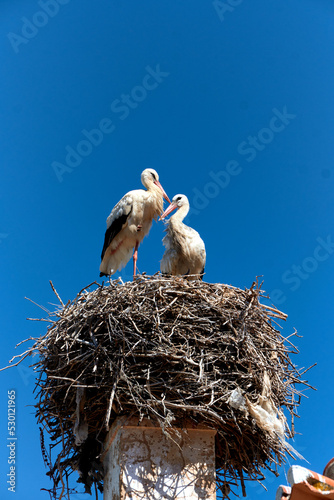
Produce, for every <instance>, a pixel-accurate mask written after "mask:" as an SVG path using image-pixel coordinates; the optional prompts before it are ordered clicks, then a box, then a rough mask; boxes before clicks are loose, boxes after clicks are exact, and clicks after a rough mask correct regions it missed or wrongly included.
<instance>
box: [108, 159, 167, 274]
mask: <svg viewBox="0 0 334 500" xmlns="http://www.w3.org/2000/svg"><path fill="white" fill-rule="evenodd" d="M141 182H142V184H143V185H144V186H145V187H146V189H147V191H145V190H144V189H136V190H134V191H129V192H128V193H126V194H125V195H124V196H123V198H122V199H121V200H120V201H119V202H118V203H117V205H115V207H114V208H113V209H112V211H111V213H110V215H109V217H108V218H107V230H106V234H105V238H104V244H103V249H102V254H101V265H100V271H101V272H100V276H108V275H110V274H114V273H115V272H116V271H117V270H118V271H119V270H121V269H122V268H123V267H124V266H125V265H126V264H127V263H128V262H129V260H130V258H131V254H132V250H133V249H134V253H133V276H135V274H136V263H137V258H138V246H139V244H140V243H141V241H142V240H143V238H144V236H146V235H147V234H148V232H149V230H150V228H151V225H152V220H153V219H155V220H156V219H157V218H158V216H159V215H160V214H161V212H162V211H163V198H165V199H166V200H167V201H168V203H170V199H169V198H168V196H167V194H166V193H165V191H164V189H163V187H162V186H161V184H160V182H159V176H158V174H157V172H156V171H155V170H153V168H146V169H145V170H144V171H143V172H142V174H141Z"/></svg>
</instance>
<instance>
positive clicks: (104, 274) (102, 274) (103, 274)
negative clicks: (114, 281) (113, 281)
mask: <svg viewBox="0 0 334 500" xmlns="http://www.w3.org/2000/svg"><path fill="white" fill-rule="evenodd" d="M102 276H109V275H108V274H106V273H100V278H102Z"/></svg>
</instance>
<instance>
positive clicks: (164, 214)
mask: <svg viewBox="0 0 334 500" xmlns="http://www.w3.org/2000/svg"><path fill="white" fill-rule="evenodd" d="M176 208H177V204H176V203H175V202H174V201H172V202H171V204H170V205H169V207H167V208H166V210H165V211H164V213H163V214H161V215H160V219H159V220H162V219H164V218H165V217H167V215H169V214H170V213H172V212H173V210H175V209H176Z"/></svg>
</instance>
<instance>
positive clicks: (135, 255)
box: [133, 241, 139, 279]
mask: <svg viewBox="0 0 334 500" xmlns="http://www.w3.org/2000/svg"><path fill="white" fill-rule="evenodd" d="M138 247H139V243H138V241H136V246H135V251H134V252H133V279H135V276H136V270H137V260H138Z"/></svg>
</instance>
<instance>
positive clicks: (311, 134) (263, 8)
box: [0, 0, 334, 500]
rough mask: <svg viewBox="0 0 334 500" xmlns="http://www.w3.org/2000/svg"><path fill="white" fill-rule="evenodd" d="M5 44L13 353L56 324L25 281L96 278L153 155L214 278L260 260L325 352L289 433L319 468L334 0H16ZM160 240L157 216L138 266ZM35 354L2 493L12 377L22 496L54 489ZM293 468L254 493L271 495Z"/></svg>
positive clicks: (4, 354) (310, 343) (325, 366)
mask: <svg viewBox="0 0 334 500" xmlns="http://www.w3.org/2000/svg"><path fill="white" fill-rule="evenodd" d="M0 44H1V51H0V67H1V73H2V77H1V82H0V95H1V99H0V102H1V139H0V141H1V183H0V205H1V218H0V256H1V257H0V265H1V283H2V287H1V288H2V297H1V306H2V313H1V316H0V322H1V323H0V324H1V334H2V345H1V358H0V365H1V366H4V365H6V364H7V361H8V360H9V359H10V358H11V357H12V355H13V354H15V353H17V351H15V352H14V346H15V345H16V344H17V343H18V342H20V341H21V340H23V339H25V338H28V337H29V336H34V337H37V336H39V335H41V334H43V333H44V332H45V324H44V323H36V322H27V321H26V318H27V317H41V316H43V311H41V310H40V309H38V308H37V307H35V306H34V305H33V304H31V303H30V302H28V301H26V300H24V297H25V296H27V297H29V298H31V299H32V300H34V301H36V302H38V303H39V304H42V305H43V306H46V307H49V308H50V309H52V308H53V306H52V305H50V303H55V302H56V298H55V296H54V295H53V293H52V291H51V289H50V286H49V283H48V281H49V280H50V279H51V280H52V281H53V283H54V284H55V286H56V288H57V290H58V292H59V293H60V295H61V297H62V299H63V300H64V302H66V301H67V300H69V299H72V298H74V296H75V295H76V293H77V292H78V291H79V290H80V289H81V288H83V287H84V286H85V285H87V284H89V283H90V282H92V281H94V280H95V279H99V278H98V272H99V269H98V268H99V260H100V252H101V247H102V244H103V237H104V231H105V220H106V217H107V215H108V214H109V212H110V210H111V208H112V207H113V206H114V204H115V203H116V202H117V201H118V200H119V199H120V197H121V196H122V195H123V194H124V193H125V192H127V191H128V190H130V189H135V188H139V187H141V185H140V173H141V171H142V170H143V169H144V168H146V167H153V168H155V169H156V170H157V171H158V172H159V174H160V179H161V182H162V184H163V186H164V188H165V190H166V191H167V193H168V194H169V196H170V197H172V196H173V195H174V194H176V193H184V194H186V195H187V196H188V197H189V200H190V203H191V205H192V208H193V211H192V213H191V215H190V217H189V218H188V223H189V224H190V225H191V226H192V227H194V228H195V229H197V230H198V231H199V232H200V234H201V236H202V238H203V239H204V241H205V244H206V249H207V266H206V276H205V279H206V280H207V281H209V282H221V283H228V284H231V285H234V286H238V287H241V288H243V287H249V286H250V285H251V284H252V281H253V280H254V279H255V277H256V276H258V275H262V276H263V279H264V289H265V290H266V291H268V292H269V293H270V294H271V295H272V297H273V299H275V303H276V305H277V306H278V307H279V308H280V309H281V310H283V311H284V312H286V313H287V314H288V320H287V322H286V323H285V324H284V333H285V334H286V335H289V334H290V333H291V332H292V331H293V329H294V328H296V329H297V330H298V332H299V334H300V335H302V336H303V337H302V338H300V339H297V344H298V348H299V350H300V354H299V355H298V356H295V357H294V358H293V359H294V362H295V363H296V364H297V365H298V366H300V367H307V366H309V365H311V364H313V363H315V362H317V363H318V365H317V367H316V368H314V369H312V370H311V372H309V373H308V379H309V381H310V383H311V384H312V385H314V386H316V387H317V389H318V391H317V392H313V391H308V392H307V396H308V398H309V399H303V401H302V405H301V407H300V412H299V413H300V417H301V418H300V419H299V420H297V421H296V429H297V431H298V432H300V433H301V435H299V436H297V438H296V439H295V442H294V443H292V444H293V446H295V448H297V449H298V451H299V452H300V453H302V454H303V455H304V456H305V458H307V460H308V461H309V462H310V464H309V467H310V468H311V469H313V470H316V471H319V472H322V470H323V466H324V465H325V463H326V462H327V461H328V460H329V459H330V458H331V457H332V456H333V455H334V438H333V433H332V420H333V411H334V403H333V401H334V398H333V382H332V380H333V359H332V358H333V326H334V325H333V315H332V307H333V285H332V282H333V274H334V245H333V241H334V229H333V215H332V214H333V208H334V197H333V187H334V169H333V133H334V119H333V109H334V92H333V89H334V69H333V55H334V3H333V1H332V0H289V1H282V0H251V1H250V0H239V1H237V0H224V1H222V2H220V3H219V2H212V1H205V2H202V1H198V0H195V1H194V0H184V1H182V2H169V3H166V2H163V3H162V2H156V1H155V0H144V1H141V2H138V1H137V0H124V1H122V2H116V1H113V2H110V1H106V0H100V1H99V2H90V1H88V0H80V2H79V1H78V0H58V1H57V2H56V3H55V0H54V1H49V2H46V0H45V1H44V0H41V1H39V2H38V1H35V0H2V1H1V4H0ZM93 129H99V132H96V130H95V131H93V132H92V130H93ZM162 237H163V224H162V223H159V224H154V225H153V227H152V230H151V233H150V235H149V237H148V238H146V239H145V240H144V242H143V244H142V245H141V247H140V249H139V260H138V267H139V270H140V271H145V272H147V273H148V274H153V273H155V272H156V271H157V270H158V269H159V261H160V259H161V256H162V254H163V247H162V244H161V239H162ZM130 275H131V264H129V265H128V266H127V268H126V269H125V270H124V271H123V272H122V273H121V276H122V277H123V279H129V278H130ZM24 348H25V345H23V346H22V347H21V348H20V349H19V352H21V351H22V350H23V349H24ZM32 361H33V360H25V361H24V363H23V366H22V367H21V368H20V369H17V368H13V369H12V370H10V371H6V372H2V373H1V374H0V376H1V398H0V425H1V427H0V428H1V442H0V478H1V480H0V496H1V498H3V499H7V498H12V496H11V494H10V492H8V491H7V488H6V485H5V484H4V483H5V481H6V474H7V472H8V471H9V469H8V467H9V466H8V464H7V456H8V449H7V448H6V444H7V441H6V438H7V433H6V425H7V420H6V418H7V391H8V390H10V389H15V390H16V398H17V399H16V401H17V437H18V445H17V449H16V450H17V496H16V498H19V499H21V498H22V499H23V498H25V499H26V500H32V499H34V500H35V499H36V498H38V499H39V498H41V499H42V498H48V496H47V494H46V493H44V492H40V488H42V487H44V488H47V487H50V482H49V480H48V478H47V477H46V476H45V472H46V469H44V465H43V461H42V457H41V453H40V445H39V433H38V428H37V425H36V422H35V418H34V415H33V408H32V406H31V405H32V404H33V403H34V399H33V394H32V391H33V388H34V376H33V373H32V372H31V370H29V368H28V366H29V362H32ZM297 463H299V462H297ZM300 464H301V465H303V463H302V462H300ZM304 464H305V463H304ZM305 465H307V464H305ZM288 468H289V465H287V466H286V467H285V471H287V470H288ZM281 472H282V474H281V476H280V478H278V479H275V478H274V477H273V476H270V475H269V473H268V478H267V480H266V482H265V485H266V486H267V488H268V493H265V492H264V490H262V489H261V488H260V487H259V486H255V487H254V486H253V487H252V486H250V487H249V488H248V498H250V499H255V498H257V499H258V498H263V499H266V498H267V499H273V498H274V495H275V491H276V488H277V486H278V485H279V484H281V483H283V484H284V483H286V479H285V477H284V469H283V468H282V469H281ZM27 486H28V490H27ZM74 498H86V497H85V496H83V495H79V496H78V497H74Z"/></svg>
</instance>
